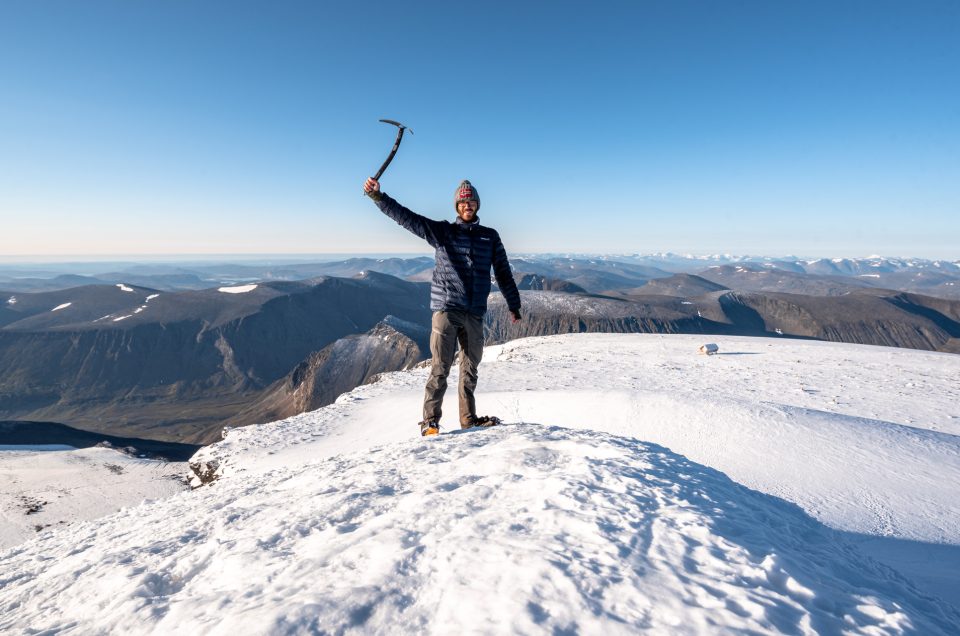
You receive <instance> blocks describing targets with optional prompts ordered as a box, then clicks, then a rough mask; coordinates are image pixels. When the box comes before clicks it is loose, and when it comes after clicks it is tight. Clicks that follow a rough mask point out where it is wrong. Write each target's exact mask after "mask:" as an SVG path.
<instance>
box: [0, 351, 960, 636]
mask: <svg viewBox="0 0 960 636" xmlns="http://www.w3.org/2000/svg"><path fill="white" fill-rule="evenodd" d="M717 342H718V343H719V353H718V354H716V355H713V356H702V355H698V353H697V350H698V348H699V347H700V345H702V344H703V341H702V340H700V339H698V337H696V336H659V335H599V334H577V335H567V336H556V337H548V338H530V339H523V340H516V341H513V342H509V343H507V344H505V345H502V346H497V347H489V348H487V349H486V351H485V354H484V362H483V365H484V369H483V376H482V377H483V378H484V382H483V383H482V384H481V390H480V392H479V393H478V404H479V407H480V411H481V412H482V413H490V414H496V415H499V416H501V417H502V418H503V419H504V420H505V421H506V422H509V423H508V424H504V425H503V426H500V427H495V428H492V429H488V430H473V431H465V432H461V431H459V430H453V431H449V434H442V435H440V436H438V437H435V438H427V439H423V438H420V437H418V435H417V434H418V431H417V427H416V426H415V422H416V419H417V417H416V416H417V414H418V412H419V407H420V400H421V397H422V387H423V383H424V379H425V376H426V373H427V370H426V369H415V370H412V371H407V372H399V373H392V374H387V375H385V376H383V377H382V379H381V380H380V381H378V382H376V383H374V384H370V385H367V386H363V387H360V388H358V389H356V390H354V391H352V392H351V393H348V394H345V395H344V396H341V398H340V399H339V400H338V401H337V403H335V404H333V405H331V406H328V407H325V408H322V409H319V410H317V411H314V412H312V413H306V414H303V415H299V416H296V417H292V418H289V419H287V420H283V421H280V422H274V423H271V424H265V425H260V426H251V427H246V428H242V429H234V430H230V431H229V432H228V433H227V435H226V437H225V439H224V440H223V441H222V442H219V443H217V444H214V445H212V446H210V447H207V448H205V449H203V450H201V451H200V453H198V455H197V456H195V457H194V461H195V462H197V463H199V464H203V465H204V466H205V467H207V468H208V469H209V470H210V471H212V472H214V473H215V474H216V475H217V476H218V477H219V478H218V479H217V480H216V481H213V482H212V483H210V484H208V485H205V486H202V487H199V488H198V489H196V490H194V491H192V492H183V493H180V494H178V495H175V496H172V497H170V498H167V499H164V500H160V501H154V502H149V503H144V504H142V505H139V506H135V507H131V508H127V509H124V510H122V511H121V512H119V513H117V514H114V515H112V516H109V517H104V518H102V519H99V520H96V521H88V522H84V523H75V524H72V525H68V526H64V527H61V528H58V529H55V530H48V531H44V532H43V533H41V534H40V535H39V536H38V537H37V538H36V539H34V540H31V541H29V542H26V543H22V544H20V545H18V546H16V547H13V548H12V549H10V550H8V551H6V552H3V553H0V632H4V633H7V632H30V633H34V632H53V633H55V632H76V633H91V632H93V633H100V632H102V633H109V632H123V633H135V634H139V633H174V632H179V633H189V632H196V633H205V634H207V633H209V634H237V633H244V634H267V633H271V634H272V633H282V634H286V633H351V632H356V633H383V634H388V633H389V634H393V633H429V634H473V633H476V634H500V633H564V634H579V633H583V634H635V633H653V634H696V633H703V634H715V633H790V634H805V633H823V634H839V633H849V634H953V633H957V628H958V626H960V612H958V610H957V607H958V606H960V585H958V583H957V579H956V575H955V572H956V571H958V568H960V514H958V513H960V441H958V434H960V413H958V411H957V406H956V404H957V403H958V397H960V387H958V386H957V382H956V378H957V377H960V357H957V356H955V355H950V354H938V353H928V352H920V351H911V350H903V349H889V348H882V347H867V346H856V345H845V344H833V343H823V342H808V341H795V340H789V341H787V340H781V339H777V340H773V339H758V338H735V337H729V338H722V339H719V340H717ZM455 381H456V378H451V385H454V384H455ZM450 393H452V394H453V395H450ZM448 398H449V399H448V401H447V403H446V404H445V412H446V413H447V416H448V419H454V418H450V417H449V415H450V414H451V413H455V412H456V402H455V400H456V395H455V390H454V391H451V392H448Z"/></svg>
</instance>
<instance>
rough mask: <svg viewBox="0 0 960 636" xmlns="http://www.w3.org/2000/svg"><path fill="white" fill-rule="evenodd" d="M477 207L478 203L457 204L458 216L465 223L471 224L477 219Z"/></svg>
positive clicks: (464, 202) (465, 202) (463, 202)
mask: <svg viewBox="0 0 960 636" xmlns="http://www.w3.org/2000/svg"><path fill="white" fill-rule="evenodd" d="M477 207H478V206H477V202H476V201H461V202H460V203H458V204H457V216H459V217H460V219H461V220H462V221H464V222H465V223H470V222H472V221H473V220H474V219H475V218H477Z"/></svg>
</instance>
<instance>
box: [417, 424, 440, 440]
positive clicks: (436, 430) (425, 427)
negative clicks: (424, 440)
mask: <svg viewBox="0 0 960 636" xmlns="http://www.w3.org/2000/svg"><path fill="white" fill-rule="evenodd" d="M439 434H440V425H439V424H437V423H436V422H420V435H421V436H423V437H426V436H427V435H439Z"/></svg>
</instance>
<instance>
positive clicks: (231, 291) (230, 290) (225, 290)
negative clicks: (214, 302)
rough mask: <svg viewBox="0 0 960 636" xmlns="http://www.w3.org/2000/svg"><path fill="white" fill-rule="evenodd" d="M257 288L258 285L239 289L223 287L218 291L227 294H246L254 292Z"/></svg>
mask: <svg viewBox="0 0 960 636" xmlns="http://www.w3.org/2000/svg"><path fill="white" fill-rule="evenodd" d="M256 288H257V286H256V285H240V286H238V287H221V288H220V289H218V290H217V291H221V292H223V293H225V294H246V293H247V292H252V291H253V290H254V289H256Z"/></svg>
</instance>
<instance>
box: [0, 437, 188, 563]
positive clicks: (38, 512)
mask: <svg viewBox="0 0 960 636" xmlns="http://www.w3.org/2000/svg"><path fill="white" fill-rule="evenodd" d="M185 468H186V465H185V464H183V463H168V462H160V461H155V460H149V459H138V458H135V457H131V456H129V455H126V454H124V453H122V452H120V451H117V450H113V449H109V448H84V449H76V448H73V447H71V446H53V445H49V446H0V550H2V549H3V548H8V547H10V546H14V545H16V544H18V543H21V542H23V541H25V540H27V539H30V538H33V537H34V536H36V534H37V532H38V528H39V529H41V530H42V529H43V528H48V527H51V526H58V525H62V524H67V523H72V522H74V521H77V520H88V519H96V518H98V517H103V516H104V515H108V514H111V513H113V512H116V511H117V510H119V509H120V508H123V507H124V506H132V505H137V504H139V503H140V502H142V501H143V500H144V499H161V498H165V497H169V496H170V495H173V494H175V493H177V492H180V491H182V490H184V488H185V485H184V483H183V471H184V469H185Z"/></svg>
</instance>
